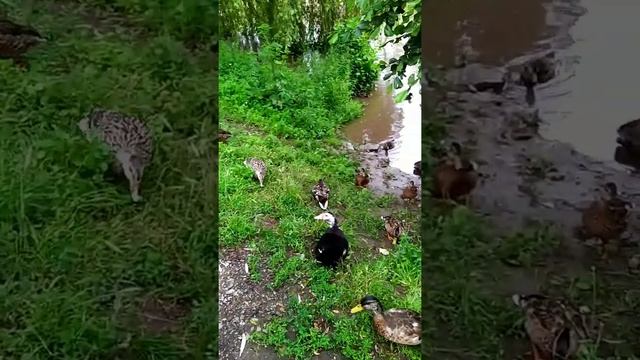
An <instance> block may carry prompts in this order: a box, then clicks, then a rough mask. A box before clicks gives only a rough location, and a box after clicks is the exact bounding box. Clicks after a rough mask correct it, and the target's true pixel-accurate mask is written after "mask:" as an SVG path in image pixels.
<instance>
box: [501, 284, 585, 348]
mask: <svg viewBox="0 0 640 360" xmlns="http://www.w3.org/2000/svg"><path fill="white" fill-rule="evenodd" d="M512 300H513V302H514V303H515V304H516V305H517V306H519V307H521V308H522V309H523V310H524V312H525V316H526V319H525V329H526V332H527V335H528V337H529V340H530V342H531V347H532V350H533V358H534V360H556V359H558V360H560V359H568V358H570V357H572V356H574V355H575V354H576V353H577V352H578V350H579V341H580V340H582V339H587V338H589V336H590V334H589V330H588V327H587V324H586V318H585V316H584V314H583V313H582V312H581V311H579V310H578V309H575V308H574V307H573V306H571V305H570V304H569V303H567V302H566V301H564V300H562V299H552V298H549V297H547V296H543V295H538V294H534V295H519V294H516V295H513V297H512Z"/></svg>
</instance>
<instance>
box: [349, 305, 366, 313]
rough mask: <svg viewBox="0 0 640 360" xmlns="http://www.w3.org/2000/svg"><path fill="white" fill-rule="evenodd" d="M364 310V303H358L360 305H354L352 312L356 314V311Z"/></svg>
mask: <svg viewBox="0 0 640 360" xmlns="http://www.w3.org/2000/svg"><path fill="white" fill-rule="evenodd" d="M362 310H364V308H363V307H362V305H358V306H356V307H354V308H353V309H351V313H352V314H355V313H357V312H360V311H362Z"/></svg>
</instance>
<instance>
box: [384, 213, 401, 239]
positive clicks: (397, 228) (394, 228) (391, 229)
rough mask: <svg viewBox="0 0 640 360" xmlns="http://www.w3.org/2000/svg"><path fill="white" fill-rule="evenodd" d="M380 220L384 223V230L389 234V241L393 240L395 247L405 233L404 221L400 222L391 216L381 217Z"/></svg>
mask: <svg viewBox="0 0 640 360" xmlns="http://www.w3.org/2000/svg"><path fill="white" fill-rule="evenodd" d="M380 218H381V219H382V221H384V229H385V230H386V233H387V239H389V240H391V241H392V243H393V245H395V244H396V243H397V242H398V239H399V238H400V235H402V232H403V231H404V224H403V221H400V220H398V219H396V218H394V217H393V216H391V215H387V216H381V217H380Z"/></svg>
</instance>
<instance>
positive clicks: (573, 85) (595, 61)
mask: <svg viewBox="0 0 640 360" xmlns="http://www.w3.org/2000/svg"><path fill="white" fill-rule="evenodd" d="M581 5H582V6H584V7H585V8H586V9H587V10H588V12H587V13H586V14H584V15H583V16H581V17H580V18H579V19H578V21H577V23H576V24H575V25H574V26H573V27H572V28H571V30H570V34H571V36H572V37H573V39H574V41H575V43H573V44H572V45H571V46H570V47H569V48H567V49H566V50H565V51H562V52H559V54H560V55H561V56H562V57H563V58H566V59H571V60H570V61H567V62H566V64H565V66H564V67H563V68H562V69H561V70H562V71H563V74H562V75H561V76H560V78H561V80H563V81H559V82H556V83H554V84H550V86H546V87H544V88H542V89H540V91H539V95H538V98H539V101H538V106H539V107H540V108H541V110H542V111H541V116H542V117H543V119H544V120H545V122H547V126H545V127H544V128H543V131H542V135H543V136H545V137H547V138H550V139H555V140H559V141H563V142H567V143H569V144H571V145H573V146H574V147H575V149H576V150H578V151H579V152H581V153H584V154H586V155H588V156H591V157H593V158H595V159H598V160H603V161H606V162H613V160H614V152H615V148H616V142H615V140H616V130H617V128H618V126H620V125H622V124H623V123H625V122H627V121H630V120H634V119H637V118H639V117H640V72H639V71H638V70H637V66H638V64H640V51H639V50H637V49H634V48H633V47H634V46H635V45H632V44H637V42H638V39H640V27H638V25H637V19H638V18H639V17H640V2H639V1H634V0H607V1H606V2H605V1H600V0H582V2H581Z"/></svg>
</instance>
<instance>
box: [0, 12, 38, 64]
mask: <svg viewBox="0 0 640 360" xmlns="http://www.w3.org/2000/svg"><path fill="white" fill-rule="evenodd" d="M45 41H46V40H45V39H44V38H43V37H42V36H41V35H40V34H39V33H38V32H37V31H36V30H35V29H34V28H32V27H30V26H25V25H19V24H16V23H14V22H12V21H9V20H7V19H0V58H2V59H11V60H13V61H14V63H15V64H17V65H20V66H26V65H27V64H26V61H25V59H24V58H23V55H24V53H25V52H27V51H28V50H29V49H30V48H32V47H33V46H35V45H37V44H39V43H41V42H45Z"/></svg>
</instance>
